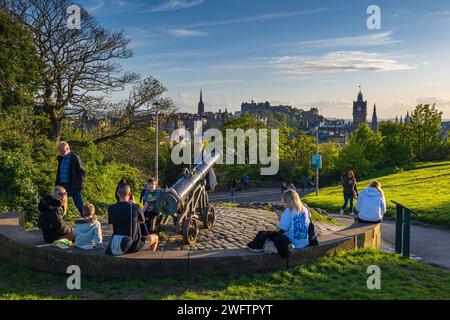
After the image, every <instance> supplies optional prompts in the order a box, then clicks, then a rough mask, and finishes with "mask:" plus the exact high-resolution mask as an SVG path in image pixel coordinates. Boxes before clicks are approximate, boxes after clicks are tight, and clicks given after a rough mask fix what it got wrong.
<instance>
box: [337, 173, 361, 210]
mask: <svg viewBox="0 0 450 320" xmlns="http://www.w3.org/2000/svg"><path fill="white" fill-rule="evenodd" d="M342 187H343V191H344V205H343V206H342V208H341V210H340V211H339V214H340V215H343V214H344V211H345V209H346V208H347V205H348V203H349V202H350V215H354V213H353V200H354V199H357V198H358V187H357V186H356V179H355V174H354V173H353V171H351V170H350V171H349V172H348V173H347V176H346V177H343V178H342Z"/></svg>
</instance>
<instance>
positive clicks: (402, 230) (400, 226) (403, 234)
mask: <svg viewBox="0 0 450 320" xmlns="http://www.w3.org/2000/svg"><path fill="white" fill-rule="evenodd" d="M392 203H393V204H395V206H396V217H395V252H396V253H398V254H402V255H403V257H404V258H409V257H410V255H411V251H410V248H411V225H410V221H411V214H414V215H415V213H414V212H413V211H412V210H411V209H409V208H407V207H405V206H404V205H402V204H400V203H398V202H396V201H392Z"/></svg>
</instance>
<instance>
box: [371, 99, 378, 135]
mask: <svg viewBox="0 0 450 320" xmlns="http://www.w3.org/2000/svg"><path fill="white" fill-rule="evenodd" d="M371 127H372V130H373V131H378V115H377V105H376V104H374V105H373V115H372V123H371Z"/></svg>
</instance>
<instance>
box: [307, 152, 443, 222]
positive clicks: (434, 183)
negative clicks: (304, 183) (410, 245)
mask: <svg viewBox="0 0 450 320" xmlns="http://www.w3.org/2000/svg"><path fill="white" fill-rule="evenodd" d="M392 171H393V170H392V169H385V170H383V171H381V172H380V173H379V175H378V177H374V178H373V179H369V180H366V181H359V182H358V189H359V190H362V189H364V188H366V187H367V186H368V185H369V183H370V182H371V181H373V180H375V179H376V180H378V181H380V182H381V185H382V187H383V190H384V192H385V195H386V201H387V206H388V213H387V214H388V216H391V217H393V216H394V214H395V206H394V204H393V203H392V202H391V200H394V201H397V202H399V203H401V204H403V205H404V206H406V207H408V208H410V209H411V210H413V211H414V212H416V213H417V214H418V215H417V216H414V215H413V216H412V218H413V219H414V220H416V221H421V222H425V223H429V224H435V225H440V226H443V227H445V228H450V161H446V162H435V163H421V164H417V165H414V166H409V167H404V168H399V169H396V170H395V171H397V172H394V173H393V172H392ZM303 200H305V202H306V203H307V204H308V205H309V206H311V207H318V208H322V209H325V210H327V211H328V212H331V213H337V212H338V211H339V208H340V207H341V206H342V204H343V201H344V200H343V195H342V187H341V186H338V187H331V188H326V189H323V190H321V191H320V194H319V196H316V195H315V194H310V195H308V196H305V197H304V198H303Z"/></svg>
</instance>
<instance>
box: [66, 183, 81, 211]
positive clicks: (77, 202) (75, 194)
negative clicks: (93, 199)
mask: <svg viewBox="0 0 450 320" xmlns="http://www.w3.org/2000/svg"><path fill="white" fill-rule="evenodd" d="M61 187H64V189H66V191H67V193H68V196H69V197H71V198H72V200H73V203H74V204H75V207H76V208H77V209H78V212H79V213H80V215H81V213H82V212H83V206H84V203H83V196H82V195H81V191H78V192H71V191H69V190H70V186H69V185H68V184H67V183H61Z"/></svg>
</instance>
